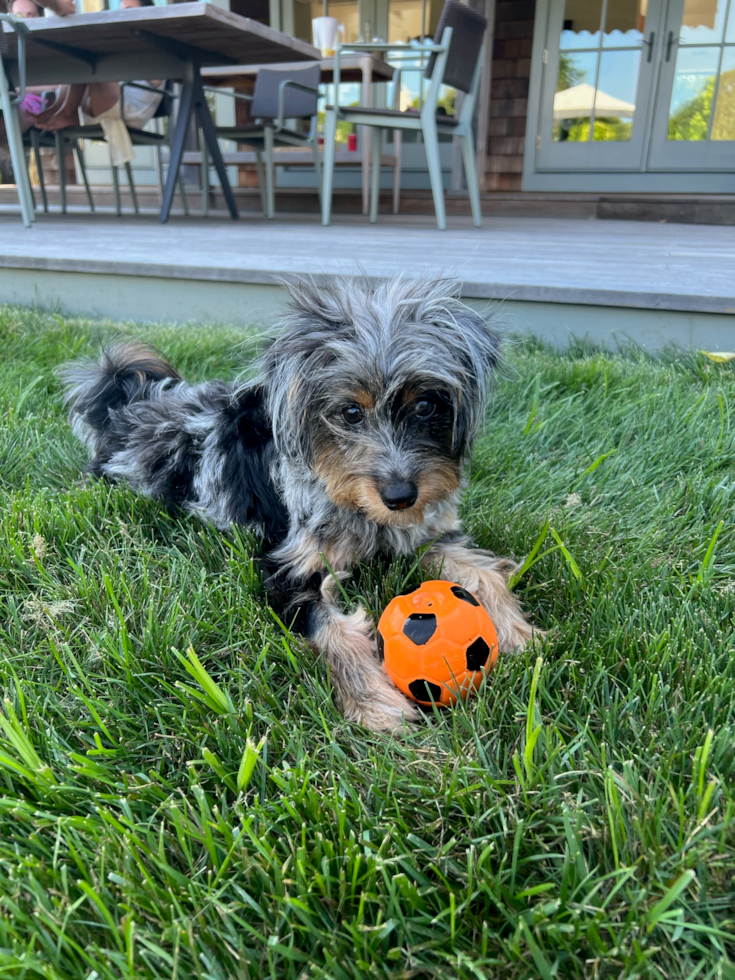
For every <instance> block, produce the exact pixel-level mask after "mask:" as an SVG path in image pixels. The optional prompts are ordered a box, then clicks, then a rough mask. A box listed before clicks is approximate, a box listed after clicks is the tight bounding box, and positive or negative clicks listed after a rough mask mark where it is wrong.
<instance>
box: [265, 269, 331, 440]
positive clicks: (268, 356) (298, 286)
mask: <svg viewBox="0 0 735 980" xmlns="http://www.w3.org/2000/svg"><path fill="white" fill-rule="evenodd" d="M286 285H287V289H288V293H289V297H290V303H289V308H288V311H287V313H286V315H285V316H284V317H283V319H282V320H281V322H280V323H279V333H278V334H277V336H276V337H275V339H274V340H273V341H272V343H271V344H270V346H269V347H268V349H267V350H266V351H265V352H264V354H263V356H262V358H261V367H262V371H263V374H264V376H265V380H266V384H267V388H268V409H269V413H270V417H271V423H272V426H273V435H274V437H275V439H276V443H277V445H278V448H279V452H281V453H283V454H285V455H287V456H291V457H292V458H293V457H296V456H301V457H302V458H304V457H306V456H308V451H309V421H310V417H311V415H313V412H314V411H315V408H314V406H315V393H316V389H317V387H318V384H319V379H320V377H321V375H322V373H323V371H324V370H325V369H326V368H327V367H328V366H329V364H330V363H331V362H332V361H333V360H334V358H335V354H334V350H333V348H332V346H331V344H332V343H333V342H334V341H336V340H338V339H339V337H340V335H341V333H342V331H343V330H344V329H345V327H346V322H345V315H344V310H343V309H342V308H341V306H340V304H339V302H338V300H337V295H336V290H335V289H334V288H330V287H324V288H322V287H319V286H317V285H316V284H315V283H314V282H312V281H309V280H301V281H298V282H296V283H289V284H286Z"/></svg>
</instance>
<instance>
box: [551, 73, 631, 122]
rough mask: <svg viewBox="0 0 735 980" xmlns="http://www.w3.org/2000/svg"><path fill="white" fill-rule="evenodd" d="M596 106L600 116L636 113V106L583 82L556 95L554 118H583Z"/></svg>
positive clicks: (589, 114) (616, 116)
mask: <svg viewBox="0 0 735 980" xmlns="http://www.w3.org/2000/svg"><path fill="white" fill-rule="evenodd" d="M593 107H594V110H595V115H596V116H597V117H598V118H603V117H607V118H617V119H620V118H631V117H632V116H634V115H635V106H634V105H633V104H632V103H631V102H625V101H624V100H623V99H616V98H615V96H614V95H608V94H607V92H603V91H601V90H600V89H598V90H597V92H596V93H595V89H594V87H593V86H592V85H588V84H587V82H582V84H581V85H573V86H572V88H565V89H564V90H563V91H561V92H557V93H556V95H555V96H554V119H582V118H584V117H585V116H591V115H592V109H593Z"/></svg>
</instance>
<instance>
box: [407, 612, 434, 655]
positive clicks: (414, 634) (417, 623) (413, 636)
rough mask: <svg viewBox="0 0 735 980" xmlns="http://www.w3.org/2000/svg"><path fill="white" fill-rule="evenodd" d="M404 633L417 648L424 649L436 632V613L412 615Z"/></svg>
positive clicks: (408, 619)
mask: <svg viewBox="0 0 735 980" xmlns="http://www.w3.org/2000/svg"><path fill="white" fill-rule="evenodd" d="M403 632H404V633H405V634H406V636H407V637H408V638H409V640H411V641H412V642H413V643H415V644H416V646H417V647H422V646H423V645H424V643H428V642H429V640H430V639H431V638H432V636H433V635H434V633H435V632H436V616H435V615H434V613H411V615H410V616H409V617H408V618H407V619H406V622H405V623H404V624H403Z"/></svg>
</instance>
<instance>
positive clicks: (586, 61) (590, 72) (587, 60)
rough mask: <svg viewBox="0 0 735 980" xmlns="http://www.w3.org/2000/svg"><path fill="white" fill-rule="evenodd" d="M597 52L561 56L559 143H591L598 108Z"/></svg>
mask: <svg viewBox="0 0 735 980" xmlns="http://www.w3.org/2000/svg"><path fill="white" fill-rule="evenodd" d="M597 60H598V55H597V52H596V51H586V52H573V53H565V52H563V51H562V52H561V54H560V55H559V75H558V77H557V83H556V95H555V96H554V129H553V139H554V140H556V141H558V142H563V141H565V140H573V141H575V142H582V141H584V140H587V139H589V131H590V117H591V115H592V110H593V108H594V104H595V76H596V75H597Z"/></svg>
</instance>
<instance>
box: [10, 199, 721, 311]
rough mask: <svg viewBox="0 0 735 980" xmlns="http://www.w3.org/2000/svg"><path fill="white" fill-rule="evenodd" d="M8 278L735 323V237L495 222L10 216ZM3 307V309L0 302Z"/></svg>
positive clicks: (713, 230)
mask: <svg viewBox="0 0 735 980" xmlns="http://www.w3.org/2000/svg"><path fill="white" fill-rule="evenodd" d="M0 267H5V268H16V269H26V270H33V269H36V270H53V271H57V272H61V271H70V272H92V273H94V272H104V273H108V274H118V275H125V276H139V277H140V276H143V277H151V276H153V277H163V278H169V279H170V278H180V279H188V280H197V279H200V280H207V281H210V282H211V281H222V282H231V283H247V282H252V283H268V282H273V281H274V280H275V278H276V277H282V276H290V275H303V274H308V275H313V276H317V277H321V276H325V275H334V274H336V273H342V274H347V275H355V274H359V273H360V271H361V270H362V271H363V272H364V273H365V274H367V275H369V276H371V277H373V276H376V277H377V276H390V275H395V274H397V273H399V272H403V273H407V274H411V275H416V274H427V275H430V276H432V277H434V276H436V275H437V274H441V273H444V274H446V275H452V276H457V277H458V278H459V279H460V280H461V281H462V283H463V289H464V294H465V295H467V296H471V297H475V298H487V299H500V300H504V299H507V300H517V301H520V300H525V301H538V302H547V303H548V302H557V303H577V304H590V305H599V306H627V307H636V308H640V309H659V310H681V311H691V312H701V313H706V312H710V313H735V227H729V226H712V225H706V226H704V225H678V224H651V223H643V222H641V223H635V222H630V221H604V222H601V221H590V220H579V219H574V218H569V219H564V218H543V219H539V218H517V217H490V218H486V219H485V223H484V227H483V228H482V229H475V228H473V227H472V225H471V223H470V222H469V220H468V219H464V218H454V219H452V221H451V224H450V228H449V229H448V230H447V231H446V232H439V231H437V229H436V226H435V225H434V223H433V220H432V219H431V218H423V217H421V216H405V217H404V216H398V217H392V216H390V217H389V216H385V217H383V216H381V218H380V221H379V223H378V224H376V225H370V224H369V223H368V222H367V221H366V220H363V219H360V218H353V217H337V218H336V220H335V222H334V224H333V225H332V226H331V227H329V228H322V227H321V226H320V225H319V224H317V222H316V220H315V218H314V216H312V215H304V216H298V215H293V216H292V215H281V216H278V217H277V219H276V220H275V221H273V222H267V221H265V220H263V219H261V218H259V217H251V216H247V217H243V218H242V219H241V220H240V221H238V222H232V221H229V220H224V219H218V218H214V219H212V218H209V219H205V218H202V217H197V216H192V217H190V218H179V217H175V218H174V219H172V220H171V221H170V222H169V223H168V224H167V225H161V224H159V223H158V221H157V220H156V218H155V217H154V216H153V215H150V216H147V215H141V216H138V217H134V216H132V215H131V216H123V217H122V218H116V217H114V216H110V215H103V214H95V215H89V214H69V215H67V216H62V215H60V214H49V215H41V216H39V218H38V220H37V221H36V223H35V225H34V226H33V228H31V229H30V230H28V231H25V230H24V229H23V228H22V227H21V225H20V223H19V221H18V219H17V216H15V215H11V214H7V213H6V214H4V215H2V214H0ZM0 298H1V297H0Z"/></svg>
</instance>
